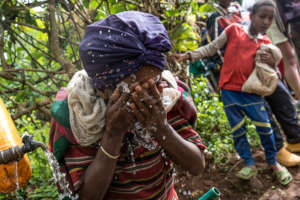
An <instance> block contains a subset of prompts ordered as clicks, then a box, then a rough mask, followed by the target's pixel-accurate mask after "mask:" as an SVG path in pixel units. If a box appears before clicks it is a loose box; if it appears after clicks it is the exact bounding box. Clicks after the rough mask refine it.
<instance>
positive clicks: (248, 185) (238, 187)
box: [175, 150, 300, 200]
mask: <svg viewBox="0 0 300 200" xmlns="http://www.w3.org/2000/svg"><path fill="white" fill-rule="evenodd" d="M255 152H256V153H255V154H253V155H254V158H255V161H256V166H257V168H258V175H257V177H256V178H254V179H253V180H251V181H243V180H240V179H238V178H236V177H235V173H236V172H237V171H238V170H240V169H241V168H242V167H243V163H242V161H241V160H240V159H239V158H238V157H237V156H234V155H233V156H232V158H230V161H229V163H226V164H222V163H221V164H219V165H214V164H213V163H212V162H211V161H209V160H206V170H205V173H204V174H203V175H200V176H196V177H195V176H194V177H193V176H191V175H190V174H188V173H187V172H185V171H183V170H181V169H180V168H177V178H176V180H175V188H176V191H177V193H178V196H179V199H180V200H188V199H198V198H200V197H201V196H202V195H203V194H204V193H205V192H207V191H208V190H209V189H210V188H211V187H213V186H215V187H217V188H218V189H219V190H220V192H221V198H220V199H222V200H297V199H299V200H300V167H292V168H288V169H289V171H290V172H291V173H292V174H293V178H294V180H293V181H292V182H291V183H290V184H289V185H288V186H285V187H284V186H281V185H279V183H278V182H276V179H275V178H274V177H273V176H272V170H271V169H270V168H269V167H268V165H267V163H266V161H265V156H264V153H263V151H262V150H255Z"/></svg>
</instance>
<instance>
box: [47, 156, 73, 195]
mask: <svg viewBox="0 0 300 200" xmlns="http://www.w3.org/2000/svg"><path fill="white" fill-rule="evenodd" d="M45 154H46V157H47V158H48V161H49V165H50V169H51V171H52V174H53V178H54V181H55V183H56V184H57V185H58V186H59V188H60V190H61V191H62V194H60V195H59V199H60V200H62V199H64V198H65V197H68V198H69V199H71V200H77V199H78V198H79V197H78V194H76V195H74V194H73V192H72V191H71V189H70V187H69V183H68V181H67V179H66V174H65V173H62V172H61V171H60V170H59V168H60V167H59V164H58V162H57V160H56V159H55V157H54V155H53V154H52V153H51V152H50V151H49V150H45Z"/></svg>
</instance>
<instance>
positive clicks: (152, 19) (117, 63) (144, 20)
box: [79, 11, 172, 90]
mask: <svg viewBox="0 0 300 200" xmlns="http://www.w3.org/2000/svg"><path fill="white" fill-rule="evenodd" d="M171 48H172V46H171V43H170V40H169V36H168V33H167V31H166V29H165V27H164V26H163V24H162V23H161V22H160V20H159V19H158V18H157V17H156V16H153V15H152V14H148V13H143V12H138V11H125V12H120V13H117V14H115V15H110V16H108V17H106V18H105V19H103V20H100V21H98V22H96V23H94V24H91V25H88V26H87V28H86V32H85V36H84V38H83V40H82V41H81V43H80V47H79V53H80V58H81V60H82V62H83V65H84V68H85V70H86V71H87V73H88V75H89V76H90V77H91V78H92V79H93V82H94V87H95V88H97V89H100V90H103V89H104V88H105V87H110V86H112V85H115V84H116V83H118V82H120V81H121V80H122V79H124V78H125V77H126V76H128V75H130V74H133V73H135V72H137V71H138V70H139V69H140V67H141V66H142V65H144V64H150V65H153V66H155V67H158V68H160V69H161V70H163V69H164V67H165V55H164V52H167V51H169V50H170V49H171Z"/></svg>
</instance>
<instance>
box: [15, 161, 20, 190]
mask: <svg viewBox="0 0 300 200" xmlns="http://www.w3.org/2000/svg"><path fill="white" fill-rule="evenodd" d="M15 177H16V190H19V189H20V184H19V175H18V162H17V161H15Z"/></svg>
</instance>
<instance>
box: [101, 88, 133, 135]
mask: <svg viewBox="0 0 300 200" xmlns="http://www.w3.org/2000/svg"><path fill="white" fill-rule="evenodd" d="M128 100H129V93H127V92H122V91H120V89H119V88H117V89H115V91H114V93H113V94H112V97H111V98H110V100H109V102H108V105H107V112H106V132H109V133H111V134H114V135H119V136H123V135H124V134H125V133H126V132H127V131H128V130H130V129H131V128H132V127H133V125H134V122H135V117H134V115H133V113H132V112H130V109H129V105H130V103H129V102H128Z"/></svg>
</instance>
